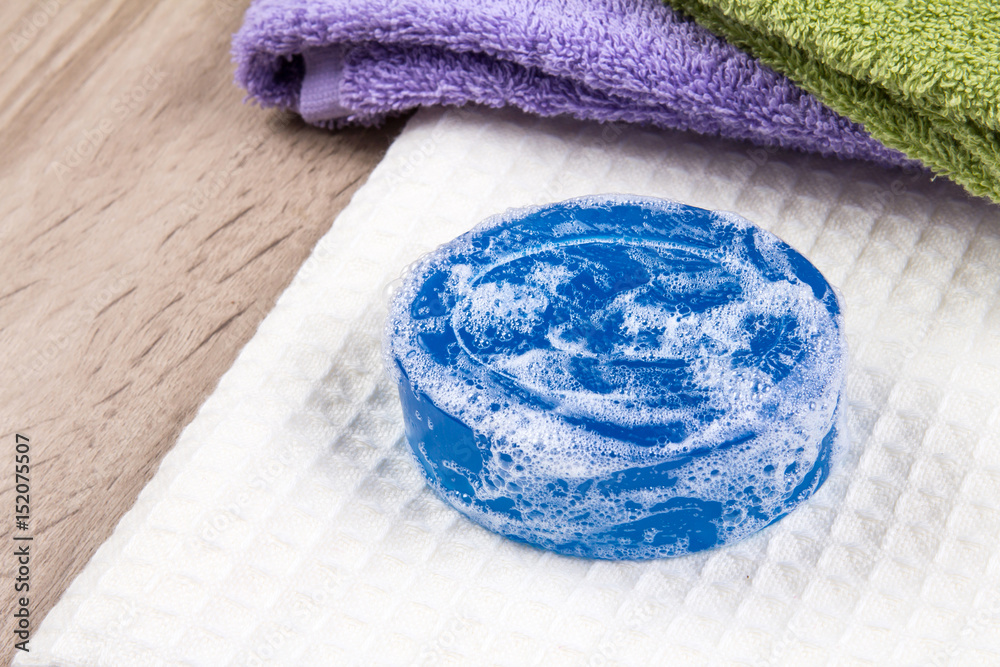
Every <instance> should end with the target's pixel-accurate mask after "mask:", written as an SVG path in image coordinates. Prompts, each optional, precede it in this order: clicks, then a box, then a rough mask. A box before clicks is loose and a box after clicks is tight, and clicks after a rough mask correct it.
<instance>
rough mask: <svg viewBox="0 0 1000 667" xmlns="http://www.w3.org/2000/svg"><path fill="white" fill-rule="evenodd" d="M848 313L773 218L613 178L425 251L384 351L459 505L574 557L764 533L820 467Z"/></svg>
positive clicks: (825, 458)
mask: <svg viewBox="0 0 1000 667" xmlns="http://www.w3.org/2000/svg"><path fill="white" fill-rule="evenodd" d="M841 328H842V327H841V314H840V307H839V304H838V301H837V297H836V295H835V294H834V291H833V289H832V288H831V287H830V285H829V284H828V283H827V281H826V280H825V279H824V278H823V276H822V275H821V274H820V273H819V271H817V270H816V268H815V267H814V266H813V265H812V264H810V263H809V262H808V261H807V260H806V259H805V258H804V257H802V255H800V254H799V253H798V252H796V251H795V250H793V249H792V248H790V247H789V246H788V245H786V244H785V243H784V242H782V241H781V240H779V239H778V238H776V237H775V236H773V235H772V234H770V233H768V232H766V231H764V230H762V229H760V228H758V227H756V226H754V225H753V224H751V223H749V222H747V221H746V220H744V219H742V218H740V217H738V216H735V215H732V214H728V213H718V212H711V211H706V210H703V209H698V208H693V207H690V206H684V205H681V204H677V203H674V202H668V201H664V200H659V199H650V198H641V197H632V196H623V195H604V196H596V197H586V198H582V199H575V200H570V201H566V202H562V203H558V204H551V205H547V206H542V207H536V208H526V209H521V210H512V211H508V212H507V213H505V214H503V215H499V216H497V217H494V218H491V219H489V220H487V221H485V222H483V223H482V224H480V225H479V226H478V227H476V228H475V229H473V230H472V231H471V232H469V233H467V234H464V235H462V236H460V237H458V238H457V239H455V240H454V241H452V242H450V243H448V244H446V245H444V246H442V247H440V248H439V249H438V250H436V251H434V252H432V253H431V254H429V255H428V256H426V257H424V258H423V259H422V260H421V261H420V262H419V263H418V264H417V265H415V268H414V269H413V270H412V271H411V272H410V274H409V275H408V276H407V277H406V278H405V280H404V283H403V285H402V287H401V288H400V289H399V291H398V292H397V294H396V296H395V298H394V301H393V304H392V307H391V312H390V315H389V319H388V323H387V326H386V336H385V345H384V350H385V355H386V362H387V366H388V367H389V368H390V372H391V373H393V374H394V376H395V379H396V381H397V382H398V384H399V395H400V398H401V400H402V407H403V417H404V422H405V430H406V437H407V440H408V441H409V444H410V447H411V448H412V450H413V453H414V455H415V457H416V460H417V461H418V462H419V464H420V466H421V467H422V468H423V470H424V472H425V473H426V475H427V479H428V481H429V482H430V485H431V486H432V487H433V488H434V489H435V490H436V491H437V493H438V494H440V495H441V497H443V498H444V499H445V500H446V501H447V502H449V503H450V504H451V505H452V506H454V507H455V508H456V509H458V510H459V511H461V512H463V513H464V514H465V515H467V516H468V517H469V518H471V519H472V520H473V521H476V522H477V523H480V524H482V525H483V526H486V527H487V528H490V529H492V530H494V531H497V532H499V533H501V534H503V535H507V536H509V537H511V538H514V539H517V540H522V541H524V542H528V543H531V544H535V545H538V546H541V547H544V548H547V549H552V550H554V551H557V552H560V553H563V554H572V555H577V556H586V557H595V558H611V559H642V558H654V557H660V556H676V555H681V554H686V553H691V552H695V551H700V550H702V549H707V548H711V547H715V546H719V545H722V544H727V543H730V542H733V541H735V540H738V539H741V538H743V537H746V536H747V535H749V534H750V533H752V532H754V531H756V530H759V529H761V528H763V527H764V526H766V525H768V524H770V523H772V522H773V521H776V520H777V519H779V518H780V517H782V516H783V515H785V514H786V513H788V512H789V511H790V510H791V509H792V508H794V507H795V506H796V505H797V504H798V503H800V502H802V501H803V500H804V499H805V498H807V497H809V496H810V495H811V494H812V493H813V492H814V491H815V490H816V489H817V488H818V487H819V485H820V484H822V483H823V481H824V480H825V479H826V477H827V474H828V472H829V468H830V461H831V455H832V453H833V452H834V449H835V446H836V440H837V421H838V419H837V415H838V405H839V402H840V394H841V389H842V387H843V383H844V365H845V345H844V341H843V337H842V333H841Z"/></svg>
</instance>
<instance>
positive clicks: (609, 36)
mask: <svg viewBox="0 0 1000 667" xmlns="http://www.w3.org/2000/svg"><path fill="white" fill-rule="evenodd" d="M233 54H234V58H235V60H236V62H237V70H236V80H237V82H238V83H239V84H240V85H242V86H243V87H244V88H246V90H247V91H248V92H249V93H250V96H251V97H252V98H254V99H256V100H257V101H258V102H260V104H262V105H263V106H268V107H270V106H277V107H283V108H287V109H293V110H295V111H298V112H299V113H300V114H301V115H302V117H303V118H304V119H305V120H306V121H308V122H310V123H313V124H316V125H325V126H338V125H341V124H345V123H362V124H371V123H376V122H378V121H379V120H381V119H382V118H384V117H385V116H386V115H387V114H391V113H394V112H400V111H404V110H406V109H411V108H413V107H417V106H421V105H431V104H449V105H462V104H466V103H470V102H474V103H479V104H484V105H487V106H491V107H500V106H505V105H515V106H518V107H521V108H522V109H524V110H525V111H528V112H530V113H534V114H539V115H542V116H553V115H557V114H569V115H572V116H575V117H576V118H581V119H592V120H599V121H627V122H636V123H647V124H651V125H654V126H657V127H664V128H675V129H685V130H693V131H696V132H700V133H703V134H710V135H719V136H724V137H729V138H733V139H745V140H749V141H752V142H754V143H757V144H759V145H763V146H769V147H770V146H780V147H783V148H797V149H801V150H806V151H813V152H817V153H820V154H822V155H836V156H839V157H845V158H860V159H866V160H872V161H875V162H879V163H883V164H907V160H906V158H905V157H904V156H903V155H902V154H901V153H899V152H897V151H894V150H891V149H888V148H886V147H885V146H883V145H882V144H880V143H879V142H877V141H875V140H874V139H872V138H871V137H870V136H869V135H868V134H867V133H866V132H865V131H864V130H863V129H862V128H861V127H860V126H859V125H857V124H855V123H852V122H850V121H848V120H847V119H845V118H843V117H841V116H839V115H837V114H836V113H834V112H833V111H831V110H830V109H828V108H826V107H825V106H823V105H822V104H820V103H819V102H818V101H817V100H816V99H815V98H813V97H812V96H810V95H808V94H806V93H805V92H803V91H802V90H800V89H799V88H797V87H796V86H795V85H794V84H792V83H791V82H790V81H789V80H788V79H787V78H785V77H784V76H782V75H779V74H777V73H775V72H774V71H772V70H770V69H768V68H766V67H765V66H763V65H761V64H760V63H758V62H757V61H756V60H754V59H752V58H750V57H749V56H748V55H746V54H744V53H742V52H741V51H739V50H737V49H736V48H735V47H732V46H730V45H728V44H726V43H725V42H723V41H722V40H720V39H719V38H717V37H715V36H714V35H712V34H711V33H709V32H708V31H707V30H704V29H703V28H701V27H699V26H698V25H696V24H695V23H693V22H691V21H689V20H687V19H684V18H682V17H680V16H679V15H677V14H675V13H674V12H673V10H671V9H669V8H668V7H666V6H665V5H664V4H663V3H662V2H660V0H494V1H492V2H480V1H479V0H256V1H255V2H254V3H253V4H252V5H251V6H250V8H249V9H248V10H247V14H246V17H245V18H244V22H243V27H242V28H241V29H240V31H239V32H238V33H237V34H236V35H235V36H234V43H233Z"/></svg>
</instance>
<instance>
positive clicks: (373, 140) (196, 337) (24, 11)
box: [0, 0, 402, 664]
mask: <svg viewBox="0 0 1000 667" xmlns="http://www.w3.org/2000/svg"><path fill="white" fill-rule="evenodd" d="M246 4H247V3H246V1H245V0H244V1H239V2H238V1H236V0H216V1H215V2H211V1H199V0H174V1H173V2H169V3H168V2H152V1H149V0H146V1H143V0H111V1H109V2H97V1H87V0H35V1H34V2H25V1H22V0H16V1H15V2H6V3H3V4H2V5H0V26H4V27H5V28H9V32H8V33H7V34H5V35H3V43H2V44H0V50H3V51H4V54H3V55H4V58H5V61H6V63H5V65H4V69H3V73H2V74H0V151H2V156H3V159H2V160H0V221H2V223H0V224H2V227H0V260H2V261H0V354H2V359H3V365H2V369H0V373H2V378H0V431H2V433H0V439H2V442H3V452H4V458H3V463H2V465H3V466H4V470H5V472H4V473H3V480H4V481H3V482H2V483H0V504H2V505H3V507H4V515H3V516H4V517H5V519H4V521H3V524H2V525H0V540H2V546H0V548H2V549H3V551H4V553H5V554H7V555H6V556H5V557H4V558H3V559H2V562H3V573H4V581H5V583H4V587H3V590H2V593H0V596H2V597H0V600H2V601H3V605H2V608H3V609H4V610H5V612H6V610H9V609H12V608H13V606H12V603H13V601H14V598H15V593H14V589H13V582H12V580H11V576H12V575H13V573H14V571H15V561H14V558H13V555H12V554H13V548H12V547H11V546H10V545H12V544H13V541H12V532H14V530H13V529H14V521H13V506H14V484H13V481H14V480H13V477H14V476H13V467H14V439H15V435H14V434H15V433H22V434H25V435H27V436H28V437H30V439H31V461H32V468H31V477H32V481H31V486H32V488H31V520H30V530H29V531H28V532H27V533H19V534H30V535H32V536H33V537H34V541H33V542H32V547H31V549H32V560H31V582H30V583H31V591H30V600H31V603H30V609H31V623H32V627H33V629H34V628H37V626H38V624H39V623H40V622H41V620H42V618H43V617H44V616H45V614H46V613H47V612H48V610H49V609H50V608H51V607H52V605H53V604H54V603H55V602H56V600H57V599H58V598H59V596H60V594H61V593H62V592H63V591H64V590H65V589H66V587H67V586H68V584H69V583H70V582H71V581H72V579H73V577H74V576H75V575H76V574H77V573H78V572H79V571H80V569H81V568H82V567H83V566H84V565H85V564H86V562H87V561H88V559H89V558H90V557H91V555H92V554H93V553H94V551H95V550H96V549H97V547H98V546H99V545H100V544H101V543H102V542H103V541H104V540H105V539H106V538H107V537H108V535H110V533H111V531H112V530H113V528H114V526H115V524H116V522H117V521H118V520H119V519H120V518H121V516H122V514H124V512H125V511H126V510H127V509H128V508H129V507H130V506H131V505H132V503H133V501H134V500H135V497H136V495H137V494H138V492H139V490H140V489H141V488H142V487H143V485H144V484H145V483H146V482H147V481H148V480H149V478H150V477H151V476H152V475H153V473H154V472H155V470H156V467H157V465H158V463H159V461H160V459H161V458H162V457H163V455H164V453H165V452H166V451H167V450H168V449H169V448H170V447H171V446H172V445H173V443H174V441H175V440H176V438H177V436H178V434H179V432H180V431H181V429H182V428H183V427H184V426H185V425H186V424H187V423H188V422H189V421H190V420H191V419H192V418H193V416H194V414H195V412H196V410H197V408H198V406H199V405H200V403H201V402H202V401H203V399H204V398H205V396H206V395H207V394H208V393H209V392H210V391H211V390H212V388H213V387H214V386H215V384H216V382H217V380H218V378H219V377H220V376H221V375H222V373H223V372H225V370H226V369H227V368H228V367H229V366H230V364H231V363H232V361H233V359H234V358H235V356H236V354H237V353H238V352H239V350H240V349H241V347H242V346H243V344H244V343H245V342H246V341H247V340H248V339H249V338H250V336H251V335H252V334H253V333H254V331H255V329H256V327H257V325H258V323H259V322H260V321H261V319H262V318H263V317H264V316H265V315H266V314H267V312H268V311H269V310H270V308H271V306H272V305H273V303H274V301H275V299H276V298H277V296H278V295H279V294H280V292H281V291H282V289H283V288H284V287H285V286H286V285H287V284H288V283H289V282H290V280H291V278H292V276H293V275H294V273H295V271H296V269H297V268H298V267H299V266H300V264H301V263H302V262H303V261H304V259H305V258H306V256H307V255H308V253H309V251H310V249H311V248H312V247H313V245H314V244H315V242H316V241H317V240H318V238H319V237H320V236H321V235H322V234H323V233H324V232H325V231H326V230H327V229H329V227H330V225H331V224H332V222H333V220H334V218H335V217H336V215H337V213H338V212H339V211H340V210H341V209H342V208H343V207H344V206H345V205H346V204H347V202H348V200H349V199H350V197H351V195H352V194H353V193H354V191H355V190H356V189H357V188H358V187H359V186H360V185H361V183H362V182H363V181H364V180H365V178H366V176H367V174H368V173H369V172H370V171H371V169H372V168H373V167H374V165H375V164H376V163H377V162H378V160H379V159H380V158H381V156H382V155H383V154H384V151H385V149H386V148H387V147H388V144H389V142H390V141H391V139H392V137H393V136H395V134H396V133H398V131H399V129H400V128H401V125H402V122H401V121H396V122H393V123H390V124H389V125H388V126H387V127H386V128H382V129H379V130H361V129H351V130H346V131H340V132H327V131H321V130H318V129H315V128H311V127H308V126H306V125H304V124H303V123H302V122H301V121H299V120H297V119H295V118H292V117H286V116H282V115H280V114H276V113H273V112H265V111H262V110H260V109H258V108H256V107H252V106H247V105H244V104H243V103H242V99H243V92H242V91H241V90H239V89H238V88H236V87H235V86H234V85H233V83H232V70H233V66H232V64H231V63H230V57H229V42H230V36H231V34H232V32H234V31H235V30H236V29H237V28H238V26H239V22H240V19H241V17H242V14H243V10H244V9H245V5H246ZM12 620H13V619H12V618H11V616H10V614H8V613H4V615H3V622H2V634H0V637H2V638H3V639H2V641H3V650H4V651H5V653H4V654H3V661H4V663H5V664H6V663H7V662H8V661H9V660H10V659H11V656H12V655H13V650H14V649H13V643H14V642H13V635H12V629H13V626H12Z"/></svg>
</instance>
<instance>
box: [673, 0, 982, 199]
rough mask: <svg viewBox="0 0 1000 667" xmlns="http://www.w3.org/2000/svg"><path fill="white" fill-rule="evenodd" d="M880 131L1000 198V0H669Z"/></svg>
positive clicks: (884, 138)
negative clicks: (999, 2)
mask: <svg viewBox="0 0 1000 667" xmlns="http://www.w3.org/2000/svg"><path fill="white" fill-rule="evenodd" d="M667 3H668V4H670V5H672V6H673V7H674V8H675V9H679V10H681V11H682V12H685V13H687V14H689V15H691V16H692V17H694V19H695V20H696V21H698V22H699V23H701V24H702V25H704V26H705V27H707V28H709V29H710V30H712V31H714V32H716V33H717V34H719V35H721V36H723V37H725V38H726V39H727V40H729V41H730V42H732V43H734V44H735V45H736V46H739V47H741V48H743V49H744V50H746V51H748V52H750V54H751V55H753V56H756V57H757V58H759V59H760V60H762V61H763V62H764V63H766V64H768V65H770V66H771V67H773V68H774V69H776V70H778V71H780V72H782V73H784V74H786V75H787V76H788V77H789V78H790V79H792V80H793V81H795V82H797V83H798V84H799V85H801V86H802V87H803V88H805V89H806V90H808V91H809V92H811V93H813V94H814V95H816V96H817V97H819V98H820V99H821V100H822V101H823V102H825V103H826V104H827V105H828V106H830V107H831V108H832V109H834V110H835V111H837V112H838V113H840V114H841V115H844V116H847V117H848V118H850V119H851V120H853V121H856V122H858V123H861V124H862V125H864V126H865V129H867V130H868V131H869V132H870V133H871V134H872V135H873V136H874V137H875V138H877V139H880V140H881V141H882V142H883V143H885V144H886V145H887V146H890V147H892V148H897V149H899V150H901V151H903V152H904V153H906V154H907V155H908V156H910V157H911V158H915V159H918V160H920V161H921V162H923V163H924V164H926V165H927V166H928V167H930V168H931V169H932V170H934V171H935V172H937V173H939V174H943V175H946V176H948V177H950V178H952V179H953V180H955V181H956V182H958V183H960V184H961V185H963V186H965V188H967V189H968V190H969V191H970V192H972V193H973V194H976V195H981V196H985V197H989V198H990V199H992V200H994V201H997V202H1000V134H998V130H1000V5H998V3H997V0H667Z"/></svg>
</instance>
